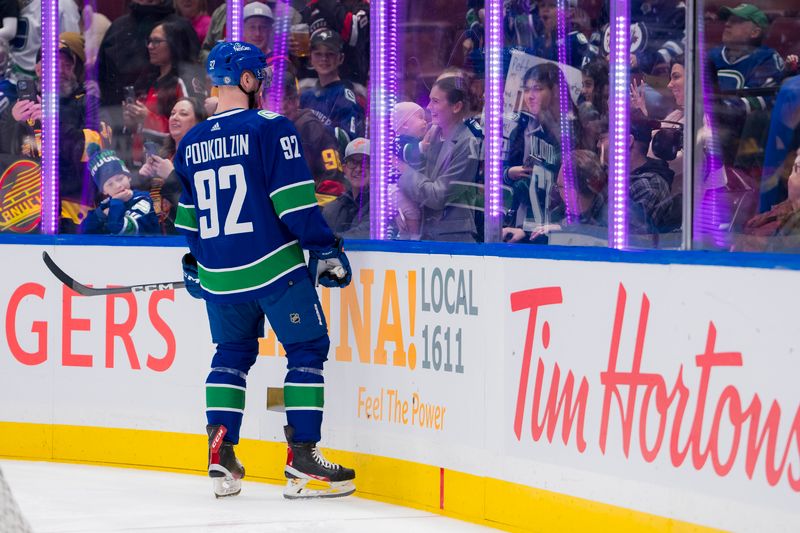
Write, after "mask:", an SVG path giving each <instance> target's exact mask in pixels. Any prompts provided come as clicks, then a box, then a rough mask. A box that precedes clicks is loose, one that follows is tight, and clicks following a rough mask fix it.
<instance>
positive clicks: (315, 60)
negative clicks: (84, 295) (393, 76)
mask: <svg viewBox="0 0 800 533" xmlns="http://www.w3.org/2000/svg"><path fill="white" fill-rule="evenodd" d="M342 46H343V43H342V38H341V37H339V34H338V33H336V32H335V31H331V30H318V31H317V32H315V33H314V34H313V35H312V36H311V65H312V66H313V67H314V70H315V71H316V72H317V76H318V77H319V80H318V81H317V83H316V85H314V87H313V88H311V89H310V90H308V91H306V92H304V93H303V94H302V95H301V96H300V107H303V108H305V109H310V110H311V111H313V112H314V114H315V115H317V118H319V119H320V120H321V121H322V123H323V124H325V125H326V126H328V127H329V128H330V129H331V130H339V131H337V132H336V134H337V135H336V136H337V137H341V138H343V139H344V136H343V135H342V133H344V135H346V140H345V141H344V142H342V150H344V147H345V146H347V143H348V142H350V140H352V139H355V138H356V137H364V133H365V131H366V126H365V122H366V115H365V113H364V108H363V107H362V106H361V104H359V103H358V100H357V99H356V93H355V90H354V88H353V84H352V83H350V82H349V81H347V80H342V79H341V78H340V77H339V67H340V66H341V65H342V62H343V61H344V53H342Z"/></svg>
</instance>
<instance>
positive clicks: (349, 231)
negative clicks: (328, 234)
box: [322, 137, 369, 239]
mask: <svg viewBox="0 0 800 533" xmlns="http://www.w3.org/2000/svg"><path fill="white" fill-rule="evenodd" d="M343 167H344V175H345V177H346V178H347V182H348V183H349V185H350V188H349V190H347V191H346V192H344V193H343V194H342V195H341V196H339V197H338V198H336V199H335V200H333V201H332V202H330V203H328V204H326V205H325V206H324V207H323V208H322V216H323V217H325V221H326V222H327V223H328V225H329V226H330V227H331V229H332V230H333V232H334V233H335V234H336V235H339V236H341V237H344V238H350V239H369V139H365V138H363V137H358V138H357V139H353V140H352V141H350V143H349V144H348V145H347V148H345V151H344V165H343Z"/></svg>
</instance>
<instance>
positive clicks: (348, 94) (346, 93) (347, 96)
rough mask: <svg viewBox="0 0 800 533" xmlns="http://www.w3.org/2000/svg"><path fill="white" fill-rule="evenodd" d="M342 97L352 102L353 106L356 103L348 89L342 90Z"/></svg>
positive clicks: (353, 95) (354, 97)
mask: <svg viewBox="0 0 800 533" xmlns="http://www.w3.org/2000/svg"><path fill="white" fill-rule="evenodd" d="M344 97H345V98H347V99H348V100H350V101H351V102H353V103H354V104H355V103H356V95H355V93H354V92H353V91H351V90H350V89H348V88H345V90H344Z"/></svg>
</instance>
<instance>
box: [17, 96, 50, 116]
mask: <svg viewBox="0 0 800 533" xmlns="http://www.w3.org/2000/svg"><path fill="white" fill-rule="evenodd" d="M11 115H12V116H13V117H14V120H16V121H17V122H22V121H25V120H41V119H42V98H41V97H40V96H37V97H36V102H31V101H30V100H17V103H15V104H14V107H12V108H11Z"/></svg>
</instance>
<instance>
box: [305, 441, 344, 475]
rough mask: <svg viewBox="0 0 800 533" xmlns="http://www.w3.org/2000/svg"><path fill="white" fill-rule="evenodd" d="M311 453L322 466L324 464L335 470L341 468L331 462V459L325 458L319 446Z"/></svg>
mask: <svg viewBox="0 0 800 533" xmlns="http://www.w3.org/2000/svg"><path fill="white" fill-rule="evenodd" d="M311 455H312V457H314V460H315V461H316V462H317V463H319V464H321V465H322V466H324V467H326V468H331V469H333V470H337V469H338V468H339V465H337V464H335V463H331V462H330V461H328V460H327V459H325V457H323V456H322V452H321V451H319V448H317V447H316V446H314V449H313V450H312V451H311Z"/></svg>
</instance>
